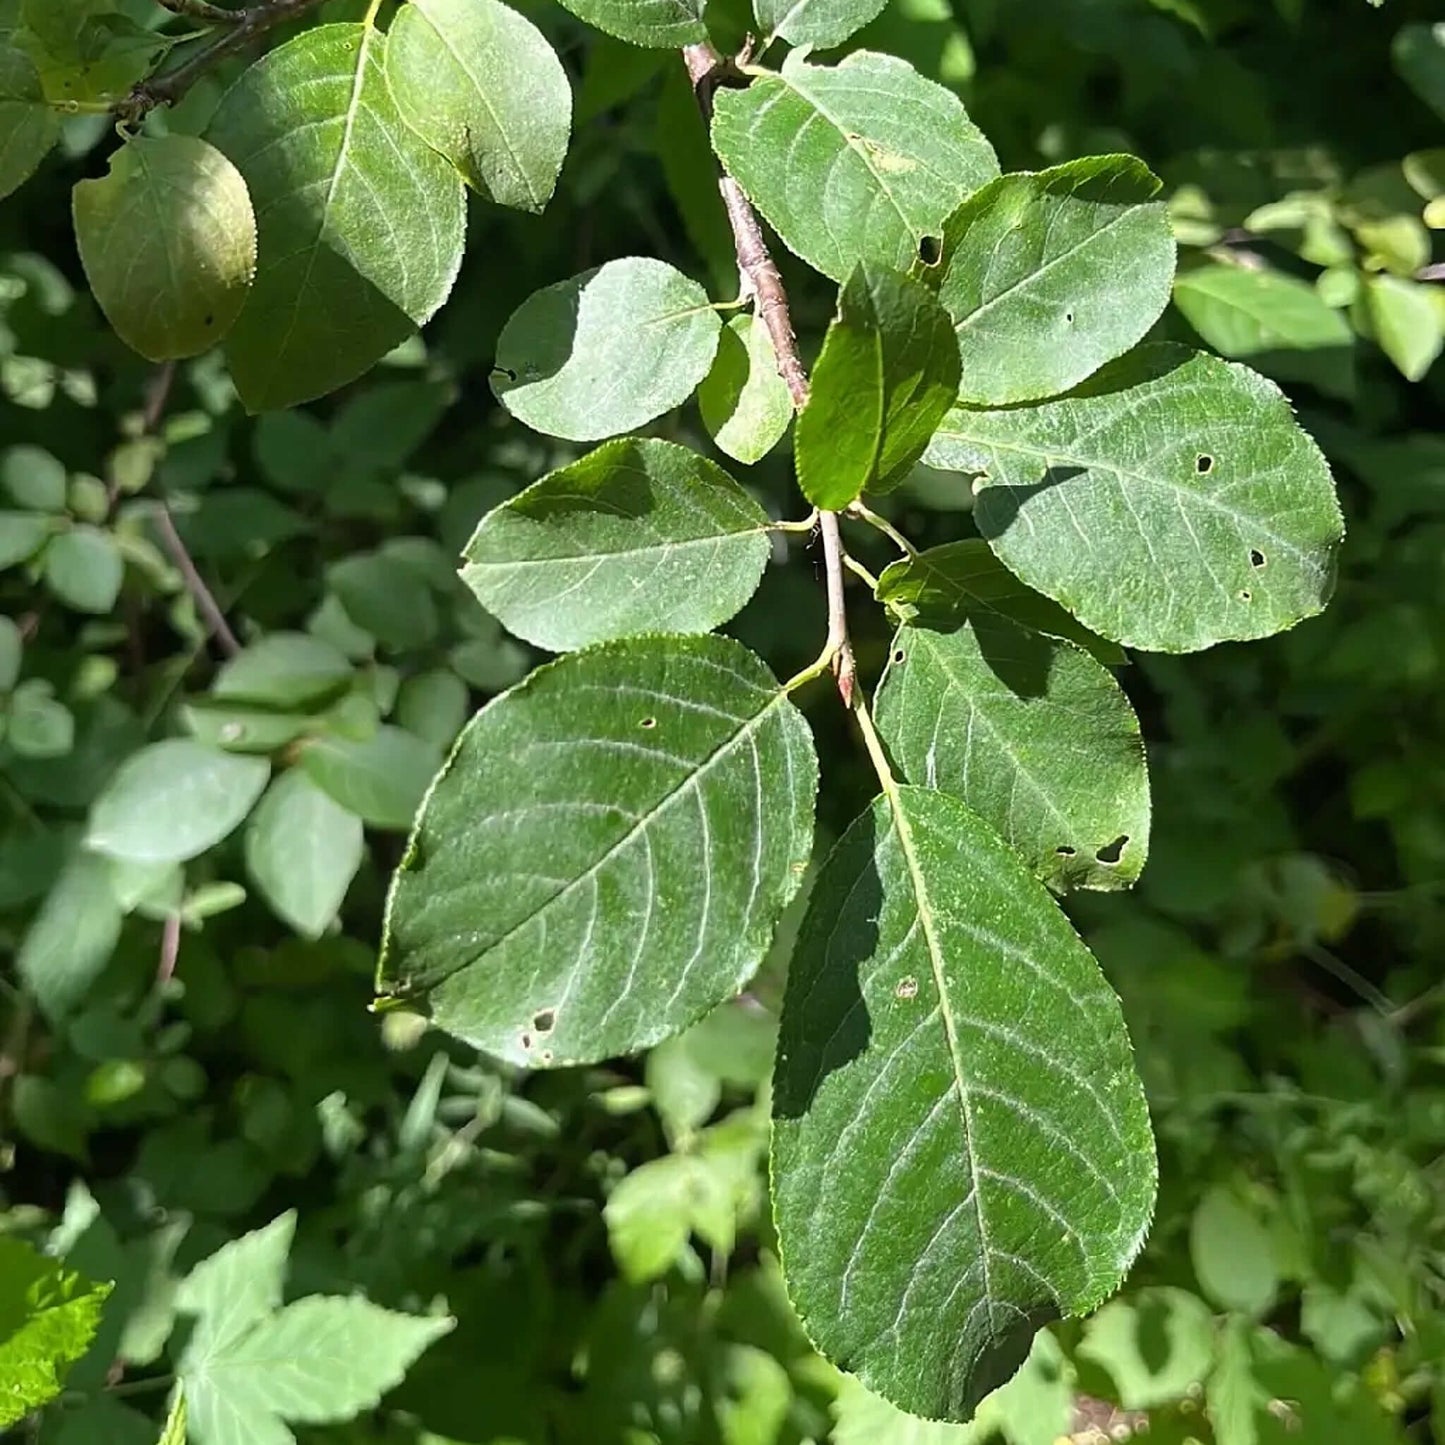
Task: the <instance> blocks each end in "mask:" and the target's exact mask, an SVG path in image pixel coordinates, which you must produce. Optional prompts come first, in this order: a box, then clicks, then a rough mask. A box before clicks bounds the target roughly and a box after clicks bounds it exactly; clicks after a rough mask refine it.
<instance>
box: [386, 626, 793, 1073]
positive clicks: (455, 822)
mask: <svg viewBox="0 0 1445 1445" xmlns="http://www.w3.org/2000/svg"><path fill="white" fill-rule="evenodd" d="M816 788H817V760H816V758H815V756H814V753H813V743H812V737H811V735H810V734H809V732H808V727H807V724H806V723H805V722H804V721H803V719H802V716H801V715H800V714H799V712H798V711H797V709H796V708H795V707H794V706H793V704H792V703H791V702H789V701H788V699H787V697H786V695H785V694H784V693H783V692H782V690H781V689H780V688H779V687H778V684H777V682H776V680H775V679H774V678H773V676H772V674H771V673H769V672H768V670H767V668H766V667H764V666H763V664H762V663H761V662H759V661H758V659H757V658H756V657H754V656H753V655H752V653H750V652H749V651H748V650H747V649H746V648H744V647H743V646H741V645H740V644H739V643H736V642H734V641H732V640H731V639H729V638H725V637H712V636H709V637H687V638H678V637H667V638H642V639H638V640H630V641H625V642H616V643H607V644H604V645H602V646H600V647H595V648H591V649H588V650H587V651H585V652H579V653H574V654H572V655H570V656H568V657H565V658H563V659H561V660H560V661H558V662H554V663H551V664H550V665H548V666H546V667H543V668H540V669H539V670H538V671H537V672H534V673H533V674H532V676H531V677H530V678H528V679H527V681H526V682H524V683H522V684H521V685H519V686H518V687H516V688H514V689H513V690H512V691H511V692H509V693H507V694H506V695H504V696H503V697H501V698H498V699H497V700H496V701H495V702H493V703H491V704H490V705H488V706H487V707H485V708H483V709H482V711H481V712H479V713H478V714H477V716H476V717H475V718H474V719H473V720H472V722H471V723H470V724H469V726H468V727H467V729H466V731H465V732H464V733H463V734H462V737H461V740H460V741H459V742H458V744H457V747H456V749H455V751H454V752H453V754H452V757H451V760H450V762H449V763H448V764H447V766H446V768H445V769H444V771H443V772H442V774H441V776H440V777H439V778H438V779H437V781H436V783H435V784H434V785H433V787H432V791H431V793H430V794H429V795H428V798H427V801H426V803H425V805H424V807H423V809H422V812H421V816H420V817H419V819H418V820H417V826H416V828H415V829H414V831H413V833H412V837H411V842H410V844H409V845H408V848H407V853H406V856H405V858H404V859H403V862H402V865H401V867H400V868H399V869H398V870H397V873H396V876H395V878H394V880H393V883H392V889H391V894H390V897H389V900H388V903H387V915H386V930H385V937H384V941H383V948H382V959H381V965H380V969H379V974H378V981H377V986H378V992H379V993H380V994H381V995H382V996H383V998H394V999H396V1000H397V1001H399V1002H406V1001H408V1000H412V999H417V1000H424V1001H425V1002H426V1004H427V1005H428V1007H429V1009H430V1014H431V1018H432V1021H433V1022H434V1023H435V1024H436V1025H437V1026H438V1027H440V1028H442V1029H445V1030H446V1031H447V1032H448V1033H451V1034H454V1035H456V1036H457V1037H458V1038H461V1039H464V1040H466V1041H467V1042H468V1043H471V1044H473V1045H475V1046H476V1047H477V1048H480V1049H484V1050H486V1051H487V1052H488V1053H491V1054H494V1055H496V1056H497V1057H499V1058H503V1059H506V1060H508V1061H510V1062H511V1063H514V1064H531V1065H533V1066H543V1067H545V1066H548V1065H556V1066H559V1067H560V1066H562V1065H565V1064H578V1063H585V1062H592V1061H595V1060H598V1059H605V1058H609V1057H611V1056H613V1055H615V1054H621V1053H635V1052H637V1051H639V1050H641V1049H644V1048H647V1047H648V1046H650V1045H651V1044H654V1043H657V1042H658V1041H659V1040H661V1039H663V1038H666V1037H667V1036H668V1035H669V1034H672V1033H676V1032H678V1031H679V1030H680V1029H682V1028H683V1027H685V1026H686V1025H687V1024H689V1023H691V1022H692V1021H693V1020H695V1019H697V1018H699V1017H700V1016H701V1015H702V1014H703V1013H705V1012H706V1011H707V1010H708V1009H709V1008H711V1007H712V1006H713V1005H715V1004H717V1003H720V1002H722V1000H723V999H726V998H730V997H732V996H733V995H734V994H736V993H737V991H738V990H739V989H740V988H741V987H742V986H743V984H744V983H745V982H746V981H747V979H748V978H749V977H751V975H752V974H753V972H754V971H755V970H756V968H757V967H758V965H759V963H760V962H761V961H762V958H763V955H764V953H765V952H766V950H767V947H768V944H769V941H770V939H771V937H772V932H773V927H774V925H775V923H776V922H777V918H778V915H779V914H780V913H781V912H782V910H783V908H784V907H785V906H786V905H787V903H788V902H789V901H790V900H791V899H792V897H793V895H794V894H795V893H796V892H797V889H798V886H799V884H800V881H801V877H802V873H803V869H804V865H805V864H806V862H807V859H808V856H809V853H810V851H811V849H812V841H813V799H814V794H815V792H816ZM544 1013H545V1014H548V1015H550V1018H551V1021H552V1028H551V1031H550V1032H549V1033H548V1034H547V1036H546V1038H545V1041H544V1042H545V1047H542V1046H541V1043H540V1042H539V1040H538V1038H537V1036H536V1032H535V1030H534V1027H533V1020H534V1019H536V1018H537V1016H538V1015H539V1014H544Z"/></svg>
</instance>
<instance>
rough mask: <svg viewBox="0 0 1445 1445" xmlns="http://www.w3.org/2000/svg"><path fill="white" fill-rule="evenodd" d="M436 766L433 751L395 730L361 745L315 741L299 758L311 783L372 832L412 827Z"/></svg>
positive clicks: (384, 731)
mask: <svg viewBox="0 0 1445 1445" xmlns="http://www.w3.org/2000/svg"><path fill="white" fill-rule="evenodd" d="M440 766H441V754H440V752H438V750H437V749H435V748H433V747H432V746H431V745H430V744H429V743H424V742H423V741H422V740H421V739H420V738H419V737H415V736H413V735H412V734H411V733H409V732H403V731H402V729H401V728H393V727H383V728H379V729H378V730H377V732H376V733H375V735H374V736H372V737H370V738H367V739H366V740H365V741H364V742H361V741H357V740H355V739H353V738H344V737H325V738H316V739H314V740H313V741H312V742H309V743H307V745H306V747H305V748H304V749H303V750H302V753H301V767H302V768H303V769H304V770H305V772H306V774H307V776H309V777H310V779H311V781H312V782H313V783H315V784H316V785H317V787H319V788H322V789H324V790H325V791H326V792H328V793H330V794H331V796H332V797H333V798H334V799H335V800H336V801H337V802H338V803H340V804H341V806H342V807H343V808H346V809H349V810H350V811H351V812H353V813H355V814H356V815H357V816H358V817H359V818H361V820H362V821H363V822H365V823H369V824H371V826H372V827H373V828H396V829H406V828H409V827H411V821H412V819H413V818H414V817H415V816H416V810H417V807H418V806H419V805H420V803H421V800H422V795H423V794H424V793H425V792H426V790H427V785H428V784H429V783H430V782H431V780H432V776H433V775H434V774H435V773H436V770H437V769H438V768H439V767H440Z"/></svg>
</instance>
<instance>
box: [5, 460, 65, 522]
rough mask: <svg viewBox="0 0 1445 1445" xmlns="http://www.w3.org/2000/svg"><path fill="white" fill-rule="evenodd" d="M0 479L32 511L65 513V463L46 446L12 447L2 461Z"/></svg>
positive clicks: (18, 502) (20, 504) (19, 501)
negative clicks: (46, 448)
mask: <svg viewBox="0 0 1445 1445" xmlns="http://www.w3.org/2000/svg"><path fill="white" fill-rule="evenodd" d="M0 480H3V481H4V483H5V490H6V491H7V492H9V493H10V495H11V497H12V498H14V500H15V502H16V504H17V505H19V506H21V507H24V508H26V509H27V510H28V511H34V512H63V511H64V510H65V464H64V463H63V462H61V461H59V460H57V459H56V458H55V457H53V456H51V454H50V453H49V452H47V451H45V450H44V449H43V448H42V447H32V446H19V447H11V448H10V449H9V450H8V451H7V452H6V453H5V455H4V458H3V459H0Z"/></svg>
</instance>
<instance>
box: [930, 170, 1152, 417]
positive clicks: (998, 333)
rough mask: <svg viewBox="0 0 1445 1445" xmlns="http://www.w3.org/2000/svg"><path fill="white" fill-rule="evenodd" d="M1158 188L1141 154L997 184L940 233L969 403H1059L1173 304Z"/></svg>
mask: <svg viewBox="0 0 1445 1445" xmlns="http://www.w3.org/2000/svg"><path fill="white" fill-rule="evenodd" d="M1158 194H1159V179H1158V177H1157V176H1155V175H1153V174H1152V173H1151V172H1150V170H1149V169H1148V167H1147V166H1145V165H1144V164H1143V162H1141V161H1137V160H1135V159H1134V157H1133V156H1086V157H1084V158H1083V159H1082V160H1076V161H1069V162H1068V163H1067V164H1066V165H1062V166H1055V167H1053V168H1052V169H1051V170H1046V171H1039V172H1037V173H1036V174H1021V175H1007V176H1000V177H999V178H998V180H996V181H993V182H991V183H990V184H989V185H987V186H985V187H984V188H983V189H982V190H981V191H978V192H977V193H976V194H975V195H973V196H971V197H970V198H969V199H968V200H967V201H965V202H964V203H963V205H962V206H961V207H960V208H959V209H958V210H957V211H955V212H954V214H953V215H952V216H950V217H949V218H948V221H947V223H946V225H945V226H944V228H943V270H942V273H941V276H940V281H939V300H940V301H942V303H943V305H944V307H945V308H946V309H947V311H948V313H949V315H950V316H952V317H953V322H954V326H955V328H956V329H957V331H958V346H959V351H960V353H961V354H962V358H963V386H962V390H961V392H960V400H962V401H966V402H978V403H983V404H986V405H989V406H1000V405H1003V404H1004V403H1007V402H1016V401H1032V400H1035V399H1036V398H1038V397H1042V396H1055V395H1057V394H1058V393H1059V392H1061V391H1067V390H1068V389H1069V388H1070V387H1071V386H1074V385H1076V384H1077V383H1078V382H1081V381H1083V380H1084V378H1085V377H1087V376H1091V375H1092V374H1093V373H1094V372H1095V371H1097V370H1098V369H1099V367H1101V366H1102V365H1103V364H1104V363H1105V362H1106V361H1111V360H1113V358H1114V357H1116V356H1121V355H1122V354H1123V353H1124V352H1126V351H1127V350H1128V349H1129V348H1130V347H1131V346H1133V345H1134V343H1135V342H1137V341H1139V340H1140V339H1141V338H1142V337H1143V335H1144V333H1145V332H1146V331H1148V330H1149V328H1150V327H1151V326H1152V325H1153V324H1154V323H1155V321H1157V320H1158V319H1159V316H1160V314H1161V313H1162V312H1163V310H1164V308H1165V307H1166V306H1167V305H1168V304H1169V282H1170V280H1171V279H1172V278H1173V275H1174V236H1173V233H1172V231H1171V230H1170V226H1169V217H1168V214H1167V212H1166V210H1165V206H1164V202H1163V201H1162V200H1159V199H1157V197H1158Z"/></svg>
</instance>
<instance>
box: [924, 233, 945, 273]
mask: <svg viewBox="0 0 1445 1445" xmlns="http://www.w3.org/2000/svg"><path fill="white" fill-rule="evenodd" d="M918 259H919V260H920V261H922V262H923V264H924V265H925V266H936V265H938V263H939V262H940V261H941V260H943V237H942V236H925V237H924V238H923V239H922V240H921V241H919V243H918Z"/></svg>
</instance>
